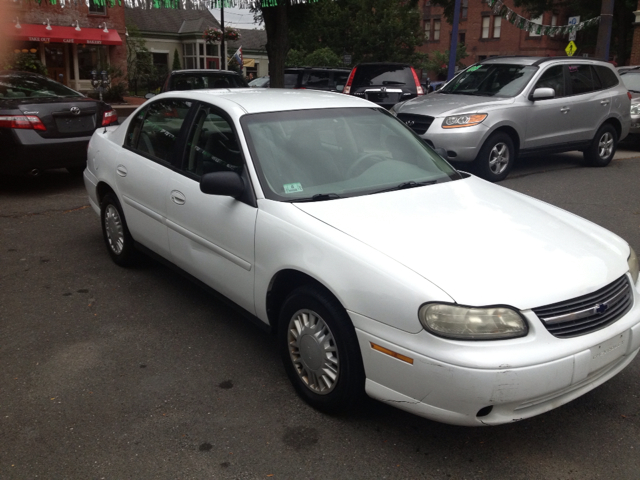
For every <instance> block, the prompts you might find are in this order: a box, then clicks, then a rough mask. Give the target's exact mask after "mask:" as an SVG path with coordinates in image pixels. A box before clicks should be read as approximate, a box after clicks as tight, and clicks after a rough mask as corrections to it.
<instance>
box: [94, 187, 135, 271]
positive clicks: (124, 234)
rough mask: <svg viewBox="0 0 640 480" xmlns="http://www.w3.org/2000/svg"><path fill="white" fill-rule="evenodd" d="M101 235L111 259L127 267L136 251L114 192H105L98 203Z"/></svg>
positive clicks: (133, 258)
mask: <svg viewBox="0 0 640 480" xmlns="http://www.w3.org/2000/svg"><path fill="white" fill-rule="evenodd" d="M100 219H101V221H102V236H103V238H104V242H105V244H106V245H107V250H108V252H109V255H110V256H111V259H112V260H113V261H114V262H115V263H116V264H117V265H120V266H121V267H128V266H130V265H132V264H133V263H134V261H135V257H136V251H135V247H134V245H133V237H131V234H130V233H129V229H128V228H127V222H126V221H125V219H124V214H123V213H122V207H121V206H120V202H119V201H118V198H117V197H116V195H115V194H114V193H107V194H106V195H105V196H104V198H103V199H102V202H101V204H100Z"/></svg>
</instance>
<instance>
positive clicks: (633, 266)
mask: <svg viewBox="0 0 640 480" xmlns="http://www.w3.org/2000/svg"><path fill="white" fill-rule="evenodd" d="M629 248H631V247H629ZM627 263H628V264H629V273H631V278H632V280H633V284H634V285H635V284H636V283H638V272H639V271H640V267H639V266H638V257H637V255H636V252H634V251H633V248H631V253H630V254H629V258H628V259H627Z"/></svg>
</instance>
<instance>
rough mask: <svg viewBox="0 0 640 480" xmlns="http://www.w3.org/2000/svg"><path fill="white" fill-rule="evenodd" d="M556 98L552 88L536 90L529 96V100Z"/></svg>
mask: <svg viewBox="0 0 640 480" xmlns="http://www.w3.org/2000/svg"><path fill="white" fill-rule="evenodd" d="M555 97H556V91H555V90H554V89H553V88H547V87H544V88H536V89H535V90H534V91H533V93H532V94H531V95H530V96H529V100H533V101H534V102H535V101H536V100H549V99H550V98H555Z"/></svg>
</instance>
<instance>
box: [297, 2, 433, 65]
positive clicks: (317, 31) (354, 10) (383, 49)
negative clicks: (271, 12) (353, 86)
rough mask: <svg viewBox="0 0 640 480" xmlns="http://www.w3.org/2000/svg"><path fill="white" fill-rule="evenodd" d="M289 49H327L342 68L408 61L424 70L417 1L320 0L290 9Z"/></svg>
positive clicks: (424, 58)
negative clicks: (347, 58) (347, 63)
mask: <svg viewBox="0 0 640 480" xmlns="http://www.w3.org/2000/svg"><path fill="white" fill-rule="evenodd" d="M289 37H290V44H291V47H292V48H294V49H296V50H300V51H306V52H315V51H316V50H318V49H319V48H320V49H322V50H324V49H328V50H330V51H332V52H333V53H334V54H335V57H332V58H334V59H335V58H336V57H337V58H338V59H339V63H338V65H342V61H341V59H342V55H343V54H345V53H349V54H350V55H351V58H352V62H353V63H354V64H355V63H360V62H364V61H370V62H380V61H385V62H391V61H396V62H407V63H411V64H413V65H414V66H416V67H422V66H423V63H424V61H425V60H426V55H424V54H421V53H419V52H417V51H416V49H417V47H419V46H420V45H422V43H423V39H424V33H423V30H422V28H421V15H420V11H419V9H418V1H417V0H407V1H398V0H338V1H334V0H319V1H318V2H317V3H309V4H303V5H298V6H296V7H295V8H291V9H290V21H289Z"/></svg>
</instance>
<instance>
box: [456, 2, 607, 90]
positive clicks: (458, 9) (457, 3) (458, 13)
mask: <svg viewBox="0 0 640 480" xmlns="http://www.w3.org/2000/svg"><path fill="white" fill-rule="evenodd" d="M605 1H606V0H605ZM611 2H613V0H611ZM453 8H454V10H453V25H452V27H453V28H452V30H451V46H450V47H449V70H448V71H447V81H449V80H451V79H452V78H453V76H454V75H455V74H456V63H457V62H456V58H457V53H458V23H459V22H460V0H456V3H455V6H454V7H453Z"/></svg>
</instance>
